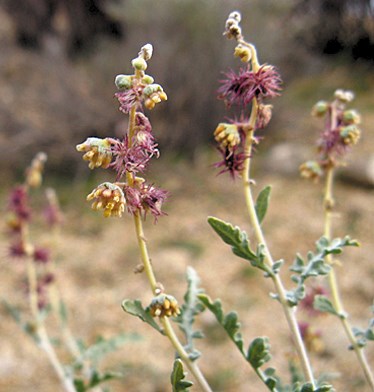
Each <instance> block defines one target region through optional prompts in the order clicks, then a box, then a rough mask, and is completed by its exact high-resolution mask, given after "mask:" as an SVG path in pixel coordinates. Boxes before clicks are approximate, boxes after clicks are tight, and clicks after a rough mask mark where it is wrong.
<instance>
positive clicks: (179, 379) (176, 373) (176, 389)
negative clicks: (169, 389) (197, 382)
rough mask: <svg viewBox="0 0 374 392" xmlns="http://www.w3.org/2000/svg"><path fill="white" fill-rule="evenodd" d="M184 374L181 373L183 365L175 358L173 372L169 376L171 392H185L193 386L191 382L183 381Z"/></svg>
mask: <svg viewBox="0 0 374 392" xmlns="http://www.w3.org/2000/svg"><path fill="white" fill-rule="evenodd" d="M185 376H186V375H185V373H184V371H183V363H182V361H181V360H180V359H179V358H177V359H176V360H175V361H174V366H173V371H172V373H171V375H170V382H171V385H172V386H173V392H185V391H187V390H188V388H189V387H191V386H192V385H193V383H192V382H191V381H188V380H184V378H185Z"/></svg>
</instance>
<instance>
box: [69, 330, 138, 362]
mask: <svg viewBox="0 0 374 392" xmlns="http://www.w3.org/2000/svg"><path fill="white" fill-rule="evenodd" d="M138 339H139V335H136V334H125V333H121V334H119V335H117V336H113V337H112V338H109V339H103V338H101V337H100V338H98V339H97V341H96V342H95V343H94V344H92V345H91V346H89V347H87V348H83V349H82V355H81V357H80V358H78V359H77V360H76V361H75V362H74V364H73V366H74V367H79V366H81V364H82V363H83V362H85V361H91V362H94V363H98V362H99V361H100V360H101V359H102V358H103V357H105V356H106V355H107V354H108V353H110V352H113V351H115V350H117V349H118V348H119V347H120V346H122V345H123V344H125V343H127V342H132V341H134V340H138Z"/></svg>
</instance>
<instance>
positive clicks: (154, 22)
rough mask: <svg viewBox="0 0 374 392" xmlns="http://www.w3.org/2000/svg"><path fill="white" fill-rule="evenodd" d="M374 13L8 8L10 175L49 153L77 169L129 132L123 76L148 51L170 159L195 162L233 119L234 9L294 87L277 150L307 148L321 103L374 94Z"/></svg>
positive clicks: (48, 1) (55, 164)
mask: <svg viewBox="0 0 374 392" xmlns="http://www.w3.org/2000/svg"><path fill="white" fill-rule="evenodd" d="M373 7H374V6H373V4H372V2H371V1H370V0H354V1H348V0H313V1H312V0H277V1H275V0H274V1H272V0H266V1H257V0H251V1H227V0H225V1H223V0H222V1H221V0H202V1H196V0H195V1H194V0H178V1H177V0H174V1H173V0H163V1H157V2H155V1H151V0H81V1H79V0H66V1H62V0H61V1H60V0H18V1H12V0H1V2H0V22H1V23H0V26H1V27H0V47H1V59H0V61H1V63H0V78H1V83H0V89H1V90H0V99H1V102H0V110H1V112H0V130H1V133H0V135H1V136H0V137H1V139H0V142H1V155H0V165H1V168H2V171H3V173H4V176H5V173H7V171H8V170H9V169H11V171H12V173H14V168H18V167H23V166H24V165H25V163H26V162H28V161H29V160H30V158H31V157H32V156H33V155H34V154H35V152H37V151H38V150H40V149H43V150H44V151H46V152H47V154H48V155H49V167H50V168H53V170H54V171H56V172H59V173H61V174H64V172H65V174H66V173H68V174H69V175H71V173H72V172H77V170H76V169H77V165H78V161H79V159H80V157H79V156H78V154H76V153H75V151H74V146H75V145H76V144H77V143H78V142H81V141H82V140H84V139H85V138H86V137H87V136H99V137H100V136H108V135H114V134H115V133H116V130H117V132H118V128H119V127H121V125H123V124H122V122H123V118H124V117H123V116H121V114H120V113H119V111H118V109H117V107H118V104H117V102H116V101H115V100H114V99H113V94H114V92H115V87H114V84H113V80H114V76H115V75H116V74H118V73H127V72H130V67H129V60H130V59H132V58H134V57H136V54H137V52H138V50H139V48H140V47H141V46H142V45H143V44H144V43H147V42H150V43H152V44H153V45H154V49H155V54H154V57H153V59H152V62H151V63H150V67H149V73H151V74H152V75H153V76H154V77H155V79H156V82H158V83H160V84H161V85H162V86H163V87H164V89H165V91H166V92H167V94H168V95H169V101H168V103H167V104H166V105H161V107H160V108H157V110H155V111H154V112H152V113H151V119H152V120H153V123H154V124H155V125H154V126H155V127H156V132H157V135H158V138H159V141H160V144H161V148H162V151H169V152H173V153H175V154H178V155H179V154H182V155H186V156H188V157H194V156H195V155H196V152H197V151H199V150H201V149H204V148H206V147H207V146H209V143H210V142H211V140H212V137H211V134H212V130H213V129H214V128H215V126H216V123H217V122H218V121H221V120H222V118H223V117H224V115H225V113H224V107H223V104H222V102H218V101H217V100H216V99H215V95H216V93H215V91H216V89H217V86H218V80H219V79H220V78H221V72H222V71H225V70H226V69H227V68H228V67H238V60H237V59H234V58H233V56H232V52H233V42H229V41H228V40H226V39H225V38H224V37H222V31H223V26H224V23H225V20H226V17H227V15H228V13H229V12H230V11H231V10H232V9H238V10H240V11H241V12H242V13H243V31H244V32H245V36H246V38H247V39H248V40H249V41H251V42H253V43H254V44H255V45H256V46H257V47H258V52H259V58H260V61H261V62H267V63H270V64H274V65H275V66H277V67H278V69H279V71H280V73H281V75H282V77H283V79H284V96H283V97H282V98H280V99H279V100H278V101H277V104H276V105H275V117H274V121H273V122H272V125H271V129H270V130H269V132H271V133H272V138H271V139H272V141H274V142H275V141H279V140H280V139H284V138H285V136H286V135H287V138H289V137H290V138H291V139H292V140H296V139H301V140H303V139H304V138H305V135H306V134H308V133H309V131H308V129H307V126H305V124H299V118H300V117H301V116H302V118H304V119H305V118H307V119H308V121H309V118H308V113H309V108H310V106H311V105H312V104H313V103H314V101H315V100H317V99H320V98H322V97H325V98H326V99H327V98H328V97H329V96H331V94H332V93H333V91H334V90H335V89H336V88H339V87H341V88H346V89H348V88H352V89H354V90H355V91H356V93H357V96H358V97H359V99H364V98H365V96H366V95H370V96H371V95H372V94H371V91H372V90H371V84H372V81H373V72H372V71H373V66H374V46H373V45H374V21H373V12H374V10H373ZM370 104H372V101H371V102H370ZM368 105H369V102H368ZM300 110H301V111H302V112H301V114H300V115H299V111H300ZM208 114H209V115H208ZM300 121H301V120H300ZM304 121H305V120H304ZM269 139H270V138H269ZM269 142H270V141H269ZM4 176H2V178H4Z"/></svg>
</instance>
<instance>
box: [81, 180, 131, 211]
mask: <svg viewBox="0 0 374 392" xmlns="http://www.w3.org/2000/svg"><path fill="white" fill-rule="evenodd" d="M87 200H88V201H90V200H94V201H93V203H92V206H91V207H92V209H93V210H100V209H102V210H104V216H105V217H106V218H107V217H109V216H118V217H121V216H122V213H123V212H124V211H125V204H126V201H125V196H124V194H123V191H122V189H121V188H120V187H119V186H118V185H117V184H112V183H110V182H104V183H103V184H100V185H99V186H98V187H97V188H95V189H94V190H93V191H92V192H91V193H90V194H89V195H88V196H87Z"/></svg>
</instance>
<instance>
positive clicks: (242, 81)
mask: <svg viewBox="0 0 374 392" xmlns="http://www.w3.org/2000/svg"><path fill="white" fill-rule="evenodd" d="M225 76H226V79H224V80H221V87H220V88H219V89H218V98H219V99H223V100H224V101H225V103H226V105H227V106H229V107H230V106H232V105H234V104H236V105H244V106H246V105H248V104H249V103H251V102H252V100H253V98H257V99H258V100H259V101H262V100H263V99H264V98H273V97H276V96H278V95H280V91H281V87H280V86H281V83H282V80H281V77H280V75H279V73H278V72H277V70H276V69H275V68H274V67H273V66H271V65H262V66H261V67H260V69H259V70H258V71H257V72H254V71H251V70H250V69H249V67H247V68H241V69H240V70H239V72H238V73H235V71H233V70H229V71H228V72H227V73H226V74H225Z"/></svg>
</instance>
